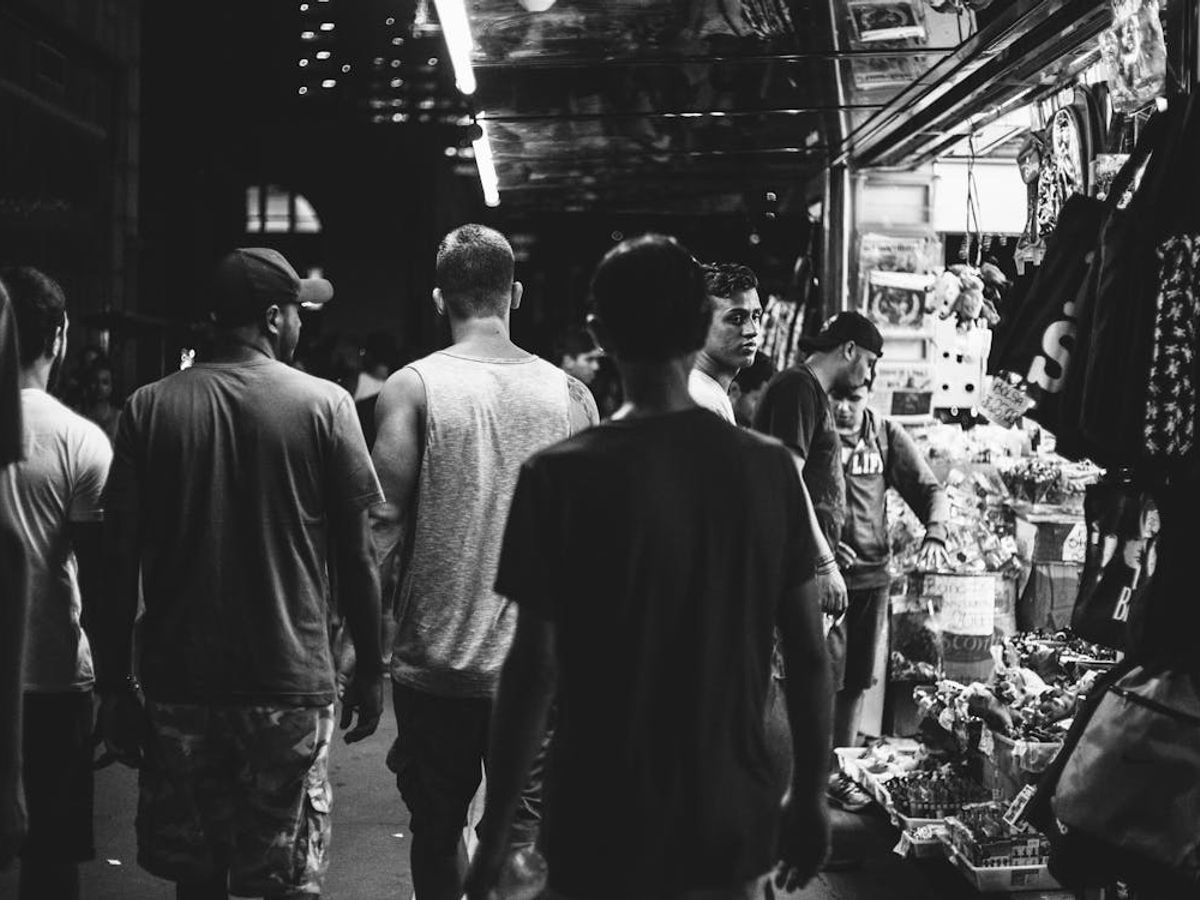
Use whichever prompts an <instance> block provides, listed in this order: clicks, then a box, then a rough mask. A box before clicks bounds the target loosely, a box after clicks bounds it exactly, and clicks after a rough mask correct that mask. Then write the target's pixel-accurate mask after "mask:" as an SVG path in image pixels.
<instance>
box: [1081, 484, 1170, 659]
mask: <svg viewBox="0 0 1200 900" xmlns="http://www.w3.org/2000/svg"><path fill="white" fill-rule="evenodd" d="M1084 517H1085V518H1086V520H1087V550H1086V556H1085V559H1084V565H1083V574H1082V576H1081V577H1080V581H1079V596H1078V597H1077V598H1076V600H1075V611H1074V614H1073V615H1072V617H1071V628H1072V629H1073V630H1074V632H1075V633H1076V634H1077V635H1079V636H1080V637H1082V638H1085V639H1087V640H1089V641H1094V642H1095V643H1098V644H1103V645H1104V646H1106V647H1113V648H1115V649H1118V650H1130V649H1132V648H1133V646H1134V643H1135V642H1134V640H1133V639H1132V637H1131V632H1132V631H1134V630H1135V629H1136V627H1137V623H1138V616H1139V613H1140V612H1141V605H1142V602H1143V600H1144V598H1145V596H1146V593H1147V588H1148V587H1149V583H1150V579H1151V577H1152V576H1153V575H1154V569H1155V563H1156V558H1157V548H1156V544H1157V540H1158V531H1159V517H1158V507H1157V506H1156V505H1155V503H1154V500H1153V499H1152V498H1151V496H1150V495H1149V494H1148V493H1146V492H1144V491H1141V490H1139V489H1137V488H1135V487H1134V486H1133V485H1132V483H1131V482H1130V481H1129V480H1128V479H1121V478H1111V479H1107V480H1103V481H1100V482H1097V483H1096V484H1092V485H1089V486H1088V488H1087V496H1086V499H1085V500H1084Z"/></svg>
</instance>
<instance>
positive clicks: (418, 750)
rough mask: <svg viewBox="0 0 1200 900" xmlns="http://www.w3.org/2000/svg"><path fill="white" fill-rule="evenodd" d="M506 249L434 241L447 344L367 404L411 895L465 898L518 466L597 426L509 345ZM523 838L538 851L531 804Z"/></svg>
mask: <svg viewBox="0 0 1200 900" xmlns="http://www.w3.org/2000/svg"><path fill="white" fill-rule="evenodd" d="M513 268H514V260H513V253H512V248H511V247H510V246H509V243H508V241H507V240H505V239H504V237H503V236H502V235H500V234H499V233H497V232H495V231H493V230H491V229H490V228H484V227H482V226H479V225H464V226H462V227H461V228H458V229H456V230H454V231H452V232H451V233H450V234H448V235H447V236H446V238H445V239H444V240H443V241H442V244H441V246H440V247H439V249H438V257H437V288H436V289H435V290H434V293H433V300H434V304H435V306H436V307H437V310H438V312H439V313H440V314H442V315H445V316H446V317H447V318H448V319H449V320H450V331H451V335H452V340H453V344H452V346H450V347H448V348H447V349H445V350H441V351H439V352H437V353H433V354H430V355H429V356H427V357H425V358H424V359H421V360H418V361H417V362H415V363H413V364H411V365H409V366H407V367H405V368H404V369H402V370H401V371H399V372H397V373H396V374H395V375H393V376H392V377H391V378H390V379H388V382H387V384H386V385H385V386H384V388H383V391H382V392H381V393H380V396H379V404H378V406H377V408H376V421H377V424H378V433H377V436H376V443H375V447H374V452H373V454H372V458H373V460H374V462H375V468H376V471H377V472H378V474H379V480H380V483H381V484H382V485H383V489H384V494H385V496H386V498H387V503H386V504H384V506H383V507H382V508H380V510H379V511H378V512H377V514H376V525H375V533H376V540H377V548H378V550H379V554H380V559H381V561H382V565H383V589H384V598H385V602H392V603H393V604H394V606H395V614H396V640H395V643H394V645H393V648H392V672H391V674H392V682H393V700H394V703H395V710H396V721H397V725H398V726H399V733H400V736H399V738H398V739H397V742H396V744H395V745H394V746H393V748H392V752H391V753H390V754H389V765H391V766H392V767H393V769H394V770H395V772H396V783H397V786H398V787H399V789H400V793H401V796H402V797H403V798H404V802H405V803H406V804H407V806H408V808H409V812H410V813H411V815H412V819H411V823H410V825H409V828H410V830H411V831H412V836H413V843H412V871H413V887H414V888H415V891H416V894H417V896H418V897H420V898H421V900H458V898H459V897H461V896H462V882H463V877H464V875H465V871H464V868H463V864H462V862H461V861H460V860H461V859H465V856H463V855H460V849H459V843H460V840H461V834H462V829H463V826H464V824H465V823H466V818H467V811H468V807H469V805H470V802H471V799H472V797H474V795H475V792H476V790H477V789H478V787H479V783H480V777H481V775H480V773H481V765H482V763H483V760H484V758H485V756H486V755H487V743H488V726H489V722H490V719H491V711H492V697H493V695H494V694H495V691H496V686H497V683H498V681H499V676H500V667H501V665H502V664H503V662H504V659H505V657H506V656H507V655H508V650H509V647H510V646H511V644H512V638H513V632H514V628H515V625H516V610H515V609H513V608H512V607H511V605H510V604H509V603H508V601H506V600H505V599H503V598H501V597H500V596H498V595H497V594H496V592H495V591H494V590H493V587H492V586H493V584H494V583H495V580H496V569H497V565H498V559H499V554H500V543H501V540H502V538H503V531H504V523H505V521H506V519H507V517H508V507H509V503H510V501H511V499H512V495H513V490H514V488H515V486H516V478H517V473H518V471H519V469H520V466H521V464H522V463H524V462H525V460H526V459H528V458H529V457H530V456H531V455H533V454H534V453H536V452H537V451H539V450H541V449H543V448H545V447H548V446H550V445H551V444H554V443H557V442H558V441H560V440H564V439H565V438H567V437H569V436H570V435H571V434H572V433H574V432H577V431H581V430H583V429H584V428H587V427H588V426H590V425H593V424H595V423H596V422H597V420H598V415H597V413H596V405H595V402H594V401H593V400H592V396H591V394H590V393H589V392H588V390H587V388H586V387H584V385H583V384H582V383H580V382H579V381H578V380H577V379H574V378H572V377H570V376H569V375H567V374H566V373H564V372H562V371H561V370H559V369H558V368H556V367H555V366H553V365H551V364H550V363H548V362H546V361H544V360H542V359H539V358H538V357H536V356H534V355H532V354H530V353H528V352H526V351H525V350H522V349H521V348H520V347H518V346H517V345H516V344H514V343H513V342H512V340H511V339H510V337H509V313H510V311H511V310H513V309H515V308H516V307H517V305H518V304H519V303H520V301H521V285H520V283H519V282H514V280H513ZM527 800H528V805H527V807H526V812H527V813H528V815H527V816H526V817H525V821H524V823H523V824H524V830H523V832H522V833H519V834H514V841H515V842H517V843H529V842H532V838H533V832H534V831H535V830H536V827H537V809H538V802H537V799H536V797H534V796H530V797H528V798H527Z"/></svg>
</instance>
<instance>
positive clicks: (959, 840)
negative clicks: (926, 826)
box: [946, 803, 1050, 869]
mask: <svg viewBox="0 0 1200 900" xmlns="http://www.w3.org/2000/svg"><path fill="white" fill-rule="evenodd" d="M1004 813H1005V806H1004V804H1002V803H978V804H973V805H968V806H964V807H963V809H962V811H961V812H959V813H958V814H957V815H954V816H951V817H950V818H948V819H946V833H947V836H948V837H949V839H950V844H951V846H952V847H954V849H955V850H956V851H958V854H959V855H960V856H961V857H962V858H963V859H965V860H966V861H967V862H969V863H970V864H971V865H973V866H975V867H976V868H979V869H990V868H1009V867H1013V866H1044V865H1046V862H1047V861H1048V859H1049V858H1050V844H1049V842H1048V841H1047V840H1046V839H1045V838H1044V837H1043V836H1042V835H1040V834H1038V833H1037V832H1036V831H1033V830H1032V829H1030V828H1029V826H1028V825H1025V824H1019V825H1017V826H1013V825H1010V824H1009V823H1008V821H1006V820H1005V818H1004Z"/></svg>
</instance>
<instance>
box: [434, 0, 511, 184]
mask: <svg viewBox="0 0 1200 900" xmlns="http://www.w3.org/2000/svg"><path fill="white" fill-rule="evenodd" d="M439 12H440V7H439ZM479 130H480V135H479V137H477V138H476V139H475V140H474V141H472V142H471V146H472V147H473V148H474V149H475V165H476V167H477V168H478V169H479V184H480V186H482V187H483V202H484V203H486V204H487V205H488V206H499V205H500V180H499V179H498V178H497V177H496V163H495V160H493V159H492V145H491V144H490V143H489V142H488V133H487V127H486V126H485V125H484V124H483V122H480V123H479Z"/></svg>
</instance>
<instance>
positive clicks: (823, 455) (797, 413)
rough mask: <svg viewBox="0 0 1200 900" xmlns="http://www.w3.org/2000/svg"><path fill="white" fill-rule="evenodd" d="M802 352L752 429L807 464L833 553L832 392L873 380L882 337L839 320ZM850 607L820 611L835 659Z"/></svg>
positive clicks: (836, 522) (840, 489)
mask: <svg viewBox="0 0 1200 900" xmlns="http://www.w3.org/2000/svg"><path fill="white" fill-rule="evenodd" d="M800 350H801V352H803V353H808V357H807V358H806V359H805V360H804V361H803V362H799V363H797V364H796V365H795V366H793V367H792V368H790V369H786V370H784V371H783V372H780V373H779V374H778V375H777V376H775V378H774V379H773V380H772V381H771V383H770V384H769V385H767V390H766V393H765V394H764V395H763V398H762V400H761V401H760V402H759V406H758V411H757V413H756V414H755V417H754V427H755V428H756V429H758V430H759V431H761V432H764V433H765V434H770V435H772V436H774V437H777V438H779V439H780V440H781V441H783V442H784V443H785V444H787V446H788V447H789V448H791V450H792V452H793V453H794V454H795V455H796V456H797V458H798V459H800V460H801V461H802V462H803V478H804V483H805V485H806V486H807V487H808V492H809V494H810V495H811V496H812V501H813V506H814V508H815V512H816V516H817V522H818V523H819V525H820V528H821V531H822V532H823V533H824V535H825V540H826V541H827V542H828V543H829V546H830V547H837V546H838V543H839V541H840V539H841V534H842V525H843V524H844V523H845V520H846V481H845V474H844V472H843V468H842V445H841V438H840V437H839V436H838V431H837V425H836V423H835V421H834V416H833V409H832V406H831V405H830V402H829V392H830V391H837V392H839V393H849V392H852V391H854V390H857V389H858V388H860V387H862V386H863V385H864V384H866V383H867V382H868V381H869V380H870V378H871V373H872V371H873V370H874V368H875V362H876V360H878V359H879V357H880V356H882V355H883V335H881V334H880V333H879V329H878V328H876V327H875V326H874V324H872V323H871V321H870V320H869V319H867V317H866V316H863V315H861V314H859V313H856V312H842V313H838V314H837V315H836V316H834V317H833V318H832V319H830V320H829V321H828V322H826V323H825V326H824V327H823V328H822V329H821V331H820V333H819V334H817V335H815V336H813V337H810V338H804V339H802V340H801V341H800ZM846 603H847V595H846V592H845V589H844V587H843V590H842V591H841V592H840V593H839V594H833V593H828V594H826V595H825V609H824V610H823V611H824V612H825V613H826V614H827V615H829V616H831V617H832V618H833V624H832V627H831V629H830V631H829V634H828V638H827V643H828V646H829V652H830V656H831V657H832V658H840V657H841V656H843V655H844V652H845V646H846V636H845V630H844V629H845V624H844V621H843V613H845V611H846ZM785 675H786V673H785ZM836 778H837V776H836V774H835V776H834V781H836Z"/></svg>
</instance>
